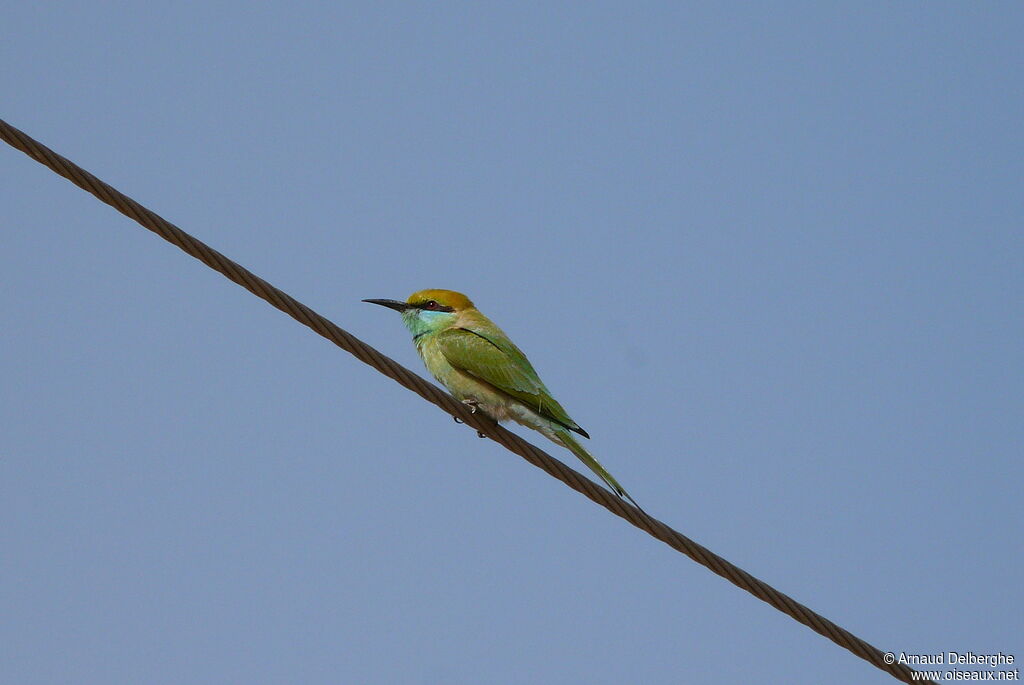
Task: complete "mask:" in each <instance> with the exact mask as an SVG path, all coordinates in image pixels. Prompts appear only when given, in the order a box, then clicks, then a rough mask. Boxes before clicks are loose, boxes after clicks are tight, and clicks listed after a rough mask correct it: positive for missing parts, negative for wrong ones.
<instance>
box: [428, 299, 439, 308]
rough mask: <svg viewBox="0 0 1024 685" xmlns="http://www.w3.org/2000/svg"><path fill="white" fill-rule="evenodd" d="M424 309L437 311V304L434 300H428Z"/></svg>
mask: <svg viewBox="0 0 1024 685" xmlns="http://www.w3.org/2000/svg"><path fill="white" fill-rule="evenodd" d="M426 307H427V309H437V302H436V301H435V300H429V301H428V302H427V304H426Z"/></svg>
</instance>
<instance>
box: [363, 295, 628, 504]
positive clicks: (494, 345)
mask: <svg viewBox="0 0 1024 685" xmlns="http://www.w3.org/2000/svg"><path fill="white" fill-rule="evenodd" d="M366 301H367V302H372V303H374V304H379V305H382V306H385V307H388V308H390V309H395V310H397V311H400V312H401V313H402V320H403V321H404V322H405V325H406V326H407V327H408V328H409V331H410V332H411V333H412V337H413V341H414V342H415V344H416V351H417V352H418V353H419V355H420V357H421V358H422V359H423V363H424V364H425V365H426V367H427V369H428V370H429V371H430V373H432V374H433V375H434V378H436V379H437V380H439V381H440V382H441V383H443V384H444V386H445V387H446V388H448V391H449V392H450V393H451V394H452V396H453V397H455V398H456V399H457V400H459V401H461V402H464V403H465V404H467V405H469V406H471V407H472V408H473V411H476V410H477V409H478V408H479V409H480V410H481V411H483V412H484V413H485V414H487V415H488V416H490V417H491V418H492V419H494V420H495V421H505V420H508V419H511V420H513V421H516V422H517V423H521V424H522V425H524V426H528V427H529V428H532V429H534V430H536V431H539V432H540V433H542V434H543V435H545V436H546V437H547V438H548V439H550V440H552V441H554V442H556V443H558V444H560V445H562V446H563V447H565V448H566V449H568V450H569V451H571V452H572V453H573V454H575V455H576V456H577V457H578V458H579V459H580V461H582V462H583V463H584V464H586V465H587V466H588V467H589V468H590V469H591V470H592V471H593V472H594V473H596V474H597V475H598V476H600V478H601V480H603V481H604V482H605V483H606V484H607V485H608V487H610V488H611V489H612V490H613V491H614V492H615V493H616V494H617V495H619V496H620V497H625V498H626V499H628V500H629V501H630V502H633V504H634V505H636V501H635V500H633V498H632V497H630V496H629V494H628V493H627V492H626V491H625V490H624V489H623V488H622V486H621V485H619V483H618V481H616V480H615V478H613V477H612V475H611V474H610V473H608V471H607V470H606V469H605V468H604V467H603V466H602V465H601V464H600V462H598V461H597V459H595V458H594V457H593V455H591V454H590V453H589V452H588V451H587V450H586V449H584V447H583V445H581V444H580V443H579V441H577V440H576V438H575V437H574V436H573V435H572V433H570V431H574V432H576V433H579V434H580V435H582V436H584V437H587V438H589V437H590V436H589V435H587V432H586V431H584V430H583V429H582V428H580V427H579V424H577V423H576V422H575V421H573V420H572V417H570V416H569V414H568V412H566V411H565V409H564V408H563V407H562V405H560V404H559V403H558V402H557V401H555V398H554V397H552V396H551V393H550V392H549V391H548V389H547V387H545V385H544V383H543V382H542V381H541V380H540V377H539V376H538V375H537V372H536V371H535V370H534V368H533V365H532V364H531V363H530V360H529V359H527V358H526V355H525V354H523V352H522V350H520V349H519V348H518V347H516V346H515V344H514V343H513V342H512V341H511V340H510V339H509V337H508V336H507V335H505V333H504V332H503V331H502V330H501V329H500V328H498V327H497V326H496V325H495V324H494V322H492V321H491V320H490V319H488V318H487V317H486V316H484V315H483V314H481V313H480V311H479V310H478V309H477V308H476V307H475V306H473V303H472V302H470V300H469V298H468V297H466V296H465V295H463V294H462V293H457V292H454V291H451V290H421V291H419V292H417V293H413V294H412V295H410V296H409V299H408V300H407V301H406V302H398V301H396V300H366ZM637 508H639V505H637ZM641 511H642V510H641Z"/></svg>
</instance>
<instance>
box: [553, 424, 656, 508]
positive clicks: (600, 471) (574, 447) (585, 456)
mask: <svg viewBox="0 0 1024 685" xmlns="http://www.w3.org/2000/svg"><path fill="white" fill-rule="evenodd" d="M555 435H556V436H557V441H558V442H560V443H562V445H563V446H565V448H566V449H568V450H569V451H570V452H572V453H573V454H575V455H576V456H577V457H578V458H579V460H580V461H582V462H583V463H584V464H586V465H587V467H588V468H589V469H590V470H591V471H593V472H594V473H596V474H597V475H598V476H599V477H600V478H601V480H603V481H604V482H605V483H606V484H607V485H608V487H609V488H611V490H612V492H614V493H615V494H616V495H618V496H619V497H624V498H626V499H628V500H629V501H630V502H632V503H633V506H634V507H636V508H637V509H640V511H644V510H643V509H642V508H641V507H640V505H639V504H637V503H636V500H635V499H633V498H632V497H630V496H629V493H628V492H626V490H625V489H624V488H623V487H622V486H621V485H619V481H617V480H615V478H614V477H613V476H612V474H610V473H608V471H607V470H606V469H605V468H604V466H602V465H601V462H599V461H598V460H597V459H595V458H594V455H592V454H591V453H590V452H588V451H587V450H586V448H585V447H583V445H581V444H580V443H579V442H578V441H577V440H576V438H575V437H573V435H572V433H570V432H569V431H568V430H566V429H564V428H559V430H556V431H555ZM644 513H645V514H646V513H647V512H646V511H644Z"/></svg>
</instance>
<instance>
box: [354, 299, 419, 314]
mask: <svg viewBox="0 0 1024 685" xmlns="http://www.w3.org/2000/svg"><path fill="white" fill-rule="evenodd" d="M363 302H369V303H370V304H379V305H380V306H381V307H387V308H388V309H394V310H395V311H397V312H404V311H405V310H406V309H408V308H409V307H411V306H412V305H411V304H408V303H406V302H399V301H398V300H363Z"/></svg>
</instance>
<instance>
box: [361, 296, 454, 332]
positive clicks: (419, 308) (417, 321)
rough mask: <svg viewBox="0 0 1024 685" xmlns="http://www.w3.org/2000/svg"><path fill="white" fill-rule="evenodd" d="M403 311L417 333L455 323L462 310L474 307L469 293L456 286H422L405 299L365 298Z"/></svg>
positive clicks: (438, 329) (435, 329) (436, 330)
mask: <svg viewBox="0 0 1024 685" xmlns="http://www.w3.org/2000/svg"><path fill="white" fill-rule="evenodd" d="M363 302H369V303H371V304H379V305H381V306H382V307H387V308H389V309H394V310H395V311H398V312H401V313H402V321H404V322H405V325H406V326H407V327H408V328H409V330H410V331H412V334H413V336H414V337H419V336H421V335H425V334H427V333H437V332H438V331H443V330H445V329H446V328H451V327H452V326H453V325H455V321H456V320H457V319H458V317H459V314H460V313H461V312H463V311H465V310H467V309H474V307H473V303H472V302H471V301H470V300H469V298H468V297H466V296H465V295H463V294H462V293H457V292H455V291H454V290H436V289H432V290H420V291H419V292H415V293H413V294H412V295H410V296H409V299H408V300H406V301H405V302H400V301H399V300H363Z"/></svg>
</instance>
